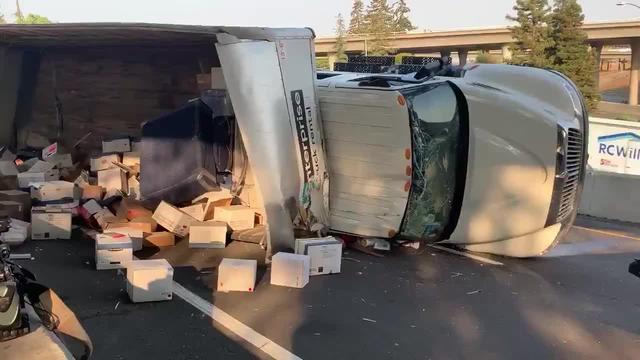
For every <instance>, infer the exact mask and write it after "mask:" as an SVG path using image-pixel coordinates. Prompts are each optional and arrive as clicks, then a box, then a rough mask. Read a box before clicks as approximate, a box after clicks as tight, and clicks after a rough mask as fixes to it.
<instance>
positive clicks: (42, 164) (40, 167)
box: [26, 160, 56, 173]
mask: <svg viewBox="0 0 640 360" xmlns="http://www.w3.org/2000/svg"><path fill="white" fill-rule="evenodd" d="M55 166H56V165H55V164H52V163H48V162H46V161H41V160H36V162H35V163H34V164H33V165H32V166H30V167H29V170H27V171H26V172H30V173H43V172H47V171H49V170H52V169H53V168H54V167H55Z"/></svg>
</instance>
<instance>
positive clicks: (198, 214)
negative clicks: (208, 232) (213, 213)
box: [180, 203, 206, 221]
mask: <svg viewBox="0 0 640 360" xmlns="http://www.w3.org/2000/svg"><path fill="white" fill-rule="evenodd" d="M205 205H206V204H203V203H200V204H195V205H191V206H187V207H182V208H180V210H182V212H184V213H185V214H187V215H189V216H191V217H192V218H194V219H196V220H198V221H204V207H205Z"/></svg>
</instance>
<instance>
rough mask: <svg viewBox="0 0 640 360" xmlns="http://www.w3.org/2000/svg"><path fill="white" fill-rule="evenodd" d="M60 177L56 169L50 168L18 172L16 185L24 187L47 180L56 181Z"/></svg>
mask: <svg viewBox="0 0 640 360" xmlns="http://www.w3.org/2000/svg"><path fill="white" fill-rule="evenodd" d="M59 178H60V173H59V172H58V169H51V170H47V171H44V172H30V171H27V172H23V173H20V174H18V187H20V188H21V189H26V188H29V187H30V186H31V184H34V183H43V182H47V181H56V180H58V179H59Z"/></svg>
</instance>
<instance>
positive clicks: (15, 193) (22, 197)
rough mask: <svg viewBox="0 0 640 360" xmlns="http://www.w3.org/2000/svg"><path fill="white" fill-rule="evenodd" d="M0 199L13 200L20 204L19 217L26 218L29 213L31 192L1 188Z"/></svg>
mask: <svg viewBox="0 0 640 360" xmlns="http://www.w3.org/2000/svg"><path fill="white" fill-rule="evenodd" d="M0 200H2V201H15V202H18V203H20V204H22V209H23V213H22V216H21V217H20V219H22V220H28V219H29V214H30V213H31V194H29V193H28V192H26V191H20V190H2V191H0Z"/></svg>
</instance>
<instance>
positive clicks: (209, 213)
mask: <svg viewBox="0 0 640 360" xmlns="http://www.w3.org/2000/svg"><path fill="white" fill-rule="evenodd" d="M232 201H233V194H231V191H229V189H225V188H221V189H220V190H218V191H209V192H206V193H204V194H202V195H200V196H198V197H197V198H195V199H194V200H193V202H192V203H193V204H200V203H202V204H206V205H205V208H204V209H205V210H204V220H205V221H206V220H213V214H214V211H215V208H216V207H221V206H229V205H231V202H232Z"/></svg>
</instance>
